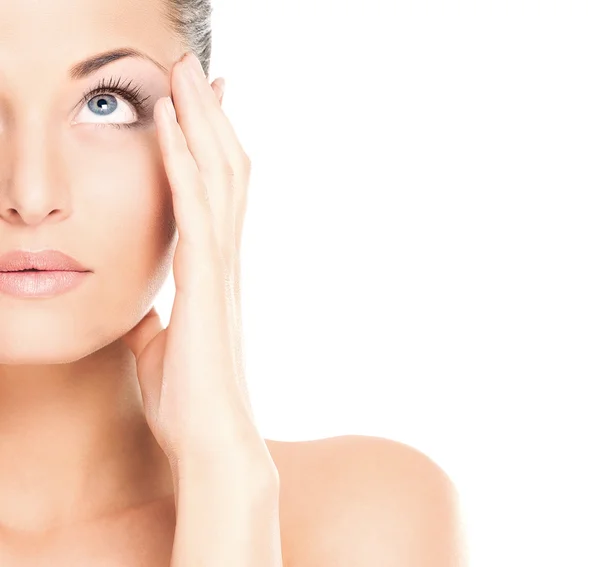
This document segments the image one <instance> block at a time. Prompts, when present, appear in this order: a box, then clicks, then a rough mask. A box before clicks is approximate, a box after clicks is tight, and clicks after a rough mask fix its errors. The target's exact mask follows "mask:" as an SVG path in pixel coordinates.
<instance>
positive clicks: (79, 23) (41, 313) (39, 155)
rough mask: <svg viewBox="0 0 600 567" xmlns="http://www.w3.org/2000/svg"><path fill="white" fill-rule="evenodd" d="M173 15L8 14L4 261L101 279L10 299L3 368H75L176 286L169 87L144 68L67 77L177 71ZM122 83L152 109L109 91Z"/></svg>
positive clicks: (0, 237) (2, 121)
mask: <svg viewBox="0 0 600 567" xmlns="http://www.w3.org/2000/svg"><path fill="white" fill-rule="evenodd" d="M164 1H166V0H164ZM163 10H164V5H163V0H102V1H101V2H98V1H96V0H18V1H14V0H0V255H2V254H4V253H6V252H9V251H12V250H15V249H20V250H32V251H39V250H43V249H57V250H60V251H62V252H64V253H66V254H68V255H70V256H73V257H74V258H75V259H76V260H78V261H79V262H80V263H81V264H83V266H84V267H85V268H87V269H88V270H91V271H92V273H90V274H88V275H87V276H86V277H85V279H84V281H83V283H82V284H81V285H79V286H78V287H76V288H75V289H73V290H71V291H69V292H67V293H64V294H61V295H57V296H54V297H51V298H43V299H42V298H17V297H14V296H10V295H6V294H3V293H0V364H48V363H66V362H72V361H74V360H78V359H80V358H82V357H84V356H86V355H88V354H90V353H92V352H95V351H97V350H98V349H100V348H102V347H104V346H106V345H108V344H110V343H112V342H114V341H115V340H117V339H118V338H120V337H121V336H122V335H124V334H125V333H126V332H127V331H128V330H129V329H131V328H132V327H133V326H134V325H135V324H136V323H137V322H138V321H139V320H140V319H141V317H142V316H143V315H144V313H145V312H146V311H147V310H148V308H149V307H150V305H151V304H152V302H153V299H154V297H155V296H156V294H157V292H158V291H159V289H160V287H161V286H162V284H163V283H164V281H165V279H166V277H167V276H168V274H169V270H170V267H171V262H172V257H173V252H174V247H175V244H176V228H175V223H174V217H173V210H172V200H171V191H170V187H169V185H168V181H167V177H166V173H165V169H164V166H163V161H162V157H161V153H160V149H159V146H158V140H157V134H156V127H155V125H154V122H153V107H154V104H155V103H156V101H157V99H158V98H160V97H162V96H168V95H169V94H170V84H169V75H168V73H167V72H165V71H164V70H161V69H160V68H159V67H158V66H156V65H155V64H154V63H152V62H150V61H148V60H145V59H143V58H136V57H125V58H122V59H119V60H116V61H113V62H111V63H109V64H108V65H106V66H103V67H101V68H98V69H97V70H95V71H94V72H92V73H91V74H89V75H88V76H85V77H83V78H79V79H73V78H71V77H70V73H69V71H70V68H71V67H72V66H73V65H75V64H76V63H79V62H81V61H82V60H84V59H87V58H89V57H91V56H94V55H98V54H100V53H104V52H107V51H111V50H113V49H116V48H124V47H131V48H134V49H137V50H139V51H142V52H144V53H146V54H148V55H149V56H150V57H152V58H153V59H155V60H157V61H158V62H160V64H161V65H162V66H164V67H165V68H167V69H170V67H171V65H172V63H173V62H174V61H175V60H176V59H177V58H178V57H179V56H180V55H181V54H182V53H183V49H182V47H181V45H178V44H177V43H176V39H175V38H174V37H173V36H172V34H171V33H170V32H169V31H168V30H167V27H166V23H165V22H166V20H165V18H164V15H163ZM117 82H118V83H119V85H118V86H119V87H121V88H128V87H129V89H130V90H133V91H136V90H137V96H138V98H139V99H140V100H142V99H145V102H144V107H143V108H136V106H135V104H134V103H132V102H130V101H128V100H127V97H126V96H125V95H123V94H122V93H118V92H114V91H111V88H110V87H111V86H114V85H115V84H116V83H117ZM102 83H103V88H101V89H100V90H99V91H98V93H97V94H95V95H92V96H91V97H88V98H87V99H85V100H84V99H83V96H84V95H85V93H86V92H88V91H90V90H91V89H93V88H95V87H96V86H98V85H100V84H102ZM118 126H120V127H118ZM128 126H131V127H128Z"/></svg>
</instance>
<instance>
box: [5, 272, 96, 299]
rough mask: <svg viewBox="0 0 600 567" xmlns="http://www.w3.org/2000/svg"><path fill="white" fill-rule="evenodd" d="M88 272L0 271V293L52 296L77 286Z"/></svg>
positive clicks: (16, 295) (20, 295)
mask: <svg viewBox="0 0 600 567" xmlns="http://www.w3.org/2000/svg"><path fill="white" fill-rule="evenodd" d="M88 273H89V272H68V271H56V272H51V271H39V272H0V293H6V294H8V295H13V296H15V297H39V298H42V297H54V296H56V295H60V294H62V293H65V292H67V291H70V290H72V289H73V288H75V287H77V286H78V285H79V284H80V283H81V282H82V281H83V280H84V279H85V277H86V276H87V275H88Z"/></svg>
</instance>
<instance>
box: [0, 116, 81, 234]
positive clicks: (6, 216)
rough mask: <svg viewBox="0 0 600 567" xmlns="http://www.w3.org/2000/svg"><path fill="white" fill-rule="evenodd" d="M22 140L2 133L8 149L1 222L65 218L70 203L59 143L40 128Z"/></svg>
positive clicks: (0, 192) (1, 171)
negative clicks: (54, 142) (42, 133)
mask: <svg viewBox="0 0 600 567" xmlns="http://www.w3.org/2000/svg"><path fill="white" fill-rule="evenodd" d="M21 134H22V132H21ZM19 140H20V141H19ZM19 140H16V139H13V141H12V142H11V141H10V140H9V139H7V138H2V137H1V136H0V149H4V150H6V151H3V152H2V154H3V157H2V156H1V155H0V163H1V165H0V226H1V225H2V223H3V222H5V223H8V224H12V225H29V226H36V225H39V224H41V223H44V222H60V221H61V220H64V219H65V218H66V217H68V216H69V215H70V208H69V207H70V203H69V196H68V191H67V188H66V187H65V185H64V182H61V180H60V178H61V176H60V171H61V168H60V155H59V152H58V149H59V148H58V145H57V144H53V143H51V142H50V140H48V139H47V138H46V137H45V136H44V135H40V130H39V128H38V129H37V131H33V130H32V129H30V130H29V132H28V135H27V136H24V135H21V137H20V138H19ZM11 154H12V158H11V157H7V156H9V155H11Z"/></svg>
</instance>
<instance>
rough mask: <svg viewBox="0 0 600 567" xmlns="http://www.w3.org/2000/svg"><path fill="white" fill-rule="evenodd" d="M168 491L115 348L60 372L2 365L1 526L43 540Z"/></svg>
mask: <svg viewBox="0 0 600 567" xmlns="http://www.w3.org/2000/svg"><path fill="white" fill-rule="evenodd" d="M172 491H173V487H172V477H171V471H170V467H169V464H168V460H167V458H166V456H165V455H164V453H163V452H162V451H161V449H160V447H159V446H158V444H157V443H156V441H155V439H154V437H153V435H152V433H151V432H150V430H149V428H148V426H147V423H146V419H145V417H144V413H143V406H142V399H141V393H140V390H139V385H138V382H137V376H136V369H135V359H134V357H133V355H132V354H131V352H130V351H129V350H128V349H127V348H126V347H125V346H124V345H123V343H122V342H121V341H116V342H115V343H112V344H111V345H109V346H107V347H105V348H103V349H101V350H99V351H97V352H95V353H93V354H92V355H90V356H88V357H85V358H82V359H80V360H78V361H76V362H73V363H68V364H54V365H46V366H30V365H14V366H11V365H0V526H4V527H6V528H10V529H16V530H33V531H38V530H39V531H45V530H48V529H52V528H55V527H63V526H66V525H68V524H73V523H77V522H80V521H90V520H93V519H95V518H99V517H105V516H106V515H110V514H114V513H118V512H120V511H126V510H127V509H128V508H131V507H134V506H139V505H141V504H144V503H148V502H151V501H154V500H157V499H160V498H164V497H166V496H167V495H169V494H172Z"/></svg>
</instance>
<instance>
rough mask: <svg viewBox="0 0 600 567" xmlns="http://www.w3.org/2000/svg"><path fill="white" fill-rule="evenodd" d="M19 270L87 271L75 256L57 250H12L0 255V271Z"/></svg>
mask: <svg viewBox="0 0 600 567" xmlns="http://www.w3.org/2000/svg"><path fill="white" fill-rule="evenodd" d="M20 270H47V271H68V272H89V270H88V269H87V268H84V267H83V266H82V265H81V264H80V263H79V262H78V261H77V260H75V258H71V256H67V255H66V254H63V253H62V252H60V251H59V250H43V251H41V252H30V251H27V250H12V251H10V252H7V253H6V254H3V255H2V256H0V272H18V271H20Z"/></svg>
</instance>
